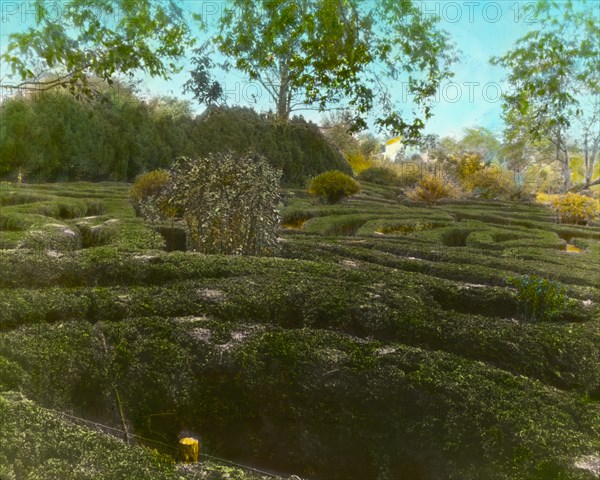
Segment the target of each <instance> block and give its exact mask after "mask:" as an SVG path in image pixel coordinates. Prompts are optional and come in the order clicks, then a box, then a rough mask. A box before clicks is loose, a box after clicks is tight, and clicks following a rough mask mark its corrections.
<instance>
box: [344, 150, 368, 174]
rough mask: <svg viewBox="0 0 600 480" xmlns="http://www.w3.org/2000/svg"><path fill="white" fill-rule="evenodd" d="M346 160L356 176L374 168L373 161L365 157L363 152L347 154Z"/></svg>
mask: <svg viewBox="0 0 600 480" xmlns="http://www.w3.org/2000/svg"><path fill="white" fill-rule="evenodd" d="M346 160H348V163H349V164H350V167H351V168H352V171H353V172H354V173H355V174H356V175H358V174H360V173H362V172H364V171H365V170H368V169H369V168H371V167H372V166H373V161H372V160H371V159H370V158H367V157H365V155H364V154H363V153H361V152H357V153H347V154H346Z"/></svg>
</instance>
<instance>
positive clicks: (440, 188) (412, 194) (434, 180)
mask: <svg viewBox="0 0 600 480" xmlns="http://www.w3.org/2000/svg"><path fill="white" fill-rule="evenodd" d="M457 193H458V192H457V190H456V188H455V187H454V186H453V185H452V184H451V183H448V182H445V181H444V180H443V179H442V178H439V177H436V176H434V175H425V176H424V177H423V178H421V180H420V181H419V183H418V184H417V186H416V187H415V188H414V189H413V190H411V191H409V192H408V194H407V196H408V198H410V199H411V200H415V201H418V202H425V203H427V204H429V205H433V204H434V203H436V202H437V201H438V200H441V199H442V198H448V197H453V196H456V195H457Z"/></svg>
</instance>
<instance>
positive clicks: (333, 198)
mask: <svg viewBox="0 0 600 480" xmlns="http://www.w3.org/2000/svg"><path fill="white" fill-rule="evenodd" d="M358 192H360V185H359V184H358V182H357V181H356V180H354V179H353V178H352V177H350V176H348V175H346V174H345V173H342V172H339V171H337V170H330V171H328V172H325V173H322V174H321V175H318V176H316V177H315V178H313V179H312V180H311V182H310V185H309V187H308V193H310V194H311V195H316V196H318V197H321V198H322V199H323V200H325V201H326V202H327V203H330V204H333V203H337V202H339V201H340V200H341V199H342V198H345V197H349V196H350V195H354V194H355V193H358Z"/></svg>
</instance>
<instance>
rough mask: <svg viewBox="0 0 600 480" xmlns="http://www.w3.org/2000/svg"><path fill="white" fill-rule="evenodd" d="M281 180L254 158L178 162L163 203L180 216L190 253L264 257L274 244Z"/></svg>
mask: <svg viewBox="0 0 600 480" xmlns="http://www.w3.org/2000/svg"><path fill="white" fill-rule="evenodd" d="M280 177H281V172H280V171H279V170H276V169H274V168H273V167H272V166H271V165H270V164H269V163H268V162H267V160H266V159H265V158H264V157H262V156H260V155H256V154H253V153H249V154H246V155H234V154H232V153H217V154H209V155H208V156H207V157H203V158H199V159H197V160H192V159H191V158H188V157H179V158H177V159H176V160H175V164H174V166H173V169H172V171H171V178H172V182H171V183H170V184H169V186H168V187H167V188H166V190H165V193H164V198H166V199H167V201H168V204H169V206H171V207H174V208H175V209H177V210H179V211H181V212H182V214H183V218H184V220H185V222H186V225H187V229H188V241H189V242H190V247H191V249H193V250H197V251H200V252H203V253H221V254H228V255H231V254H241V255H265V254H268V253H270V252H272V251H273V249H274V247H275V245H276V242H277V232H278V228H279V213H278V211H277V204H278V202H279V193H278V188H279V180H280Z"/></svg>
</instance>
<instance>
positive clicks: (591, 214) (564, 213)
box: [553, 193, 598, 225]
mask: <svg viewBox="0 0 600 480" xmlns="http://www.w3.org/2000/svg"><path fill="white" fill-rule="evenodd" d="M553 207H554V209H555V210H556V212H557V213H558V217H559V221H560V223H574V224H576V225H581V224H587V223H589V222H590V221H592V220H593V219H594V218H595V217H596V215H597V214H598V201H597V200H594V199H593V198H590V197H586V196H585V195H579V194H577V193H567V194H565V195H561V196H559V197H558V198H556V199H554V201H553Z"/></svg>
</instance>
